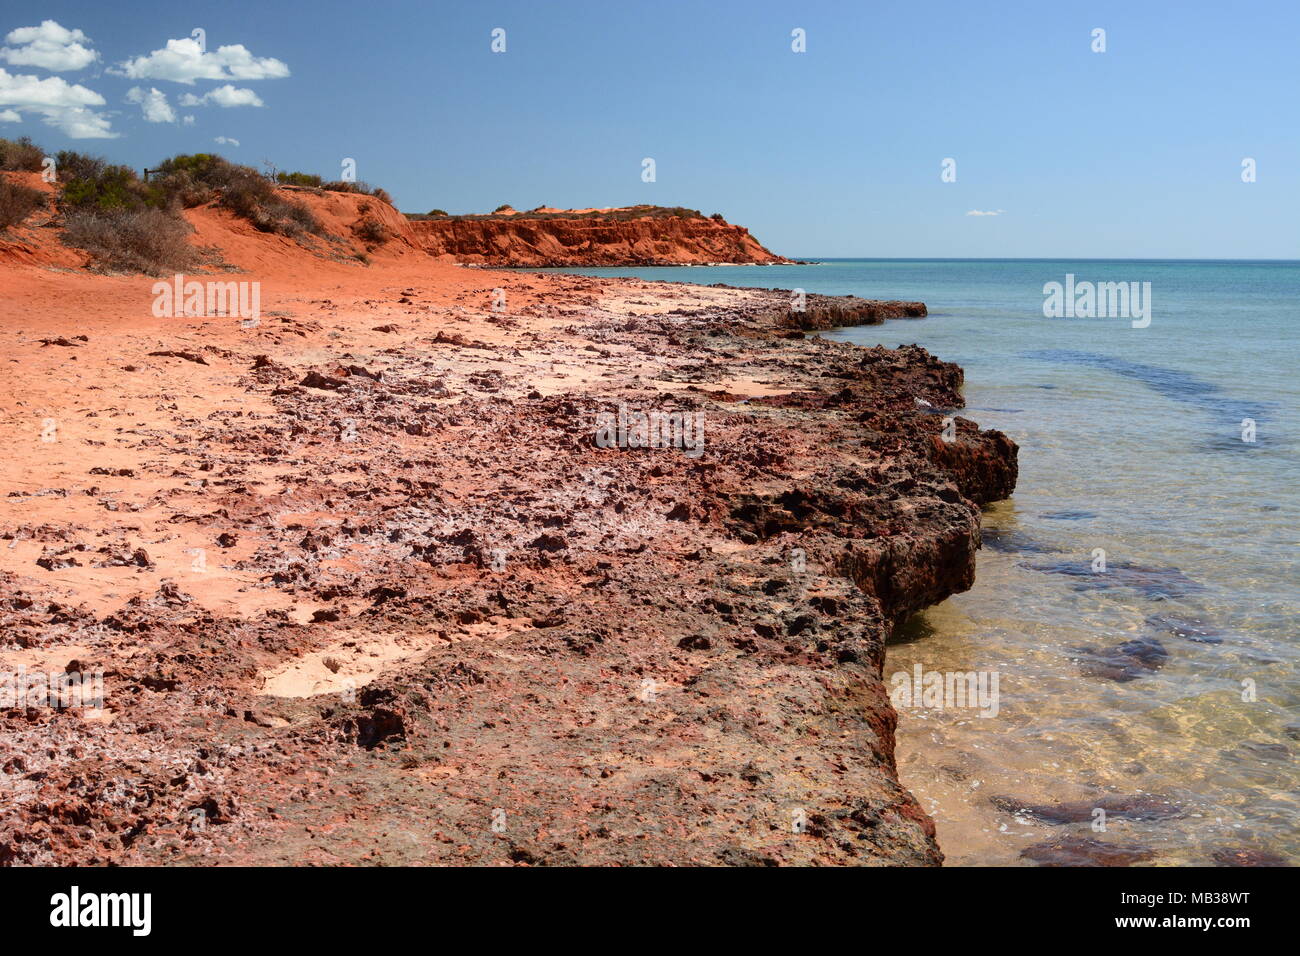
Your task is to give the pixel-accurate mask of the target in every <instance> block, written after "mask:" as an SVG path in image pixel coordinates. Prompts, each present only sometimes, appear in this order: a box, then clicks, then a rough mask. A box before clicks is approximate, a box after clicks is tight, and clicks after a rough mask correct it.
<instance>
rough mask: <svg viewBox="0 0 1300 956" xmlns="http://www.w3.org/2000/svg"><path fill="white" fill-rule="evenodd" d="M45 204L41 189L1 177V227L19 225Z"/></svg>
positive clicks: (6, 227)
mask: <svg viewBox="0 0 1300 956" xmlns="http://www.w3.org/2000/svg"><path fill="white" fill-rule="evenodd" d="M44 205H45V194H44V193H43V192H41V191H40V190H39V189H32V188H31V187H30V186H23V185H20V184H19V183H11V182H8V181H6V180H3V179H0V229H8V228H9V227H10V226H13V225H17V224H18V223H20V222H22V221H23V220H24V219H26V218H27V217H28V216H30V215H31V214H32V213H33V212H35V211H36V210H37V209H39V208H41V207H42V206H44Z"/></svg>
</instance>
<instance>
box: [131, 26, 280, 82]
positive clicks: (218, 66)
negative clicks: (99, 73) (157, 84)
mask: <svg viewBox="0 0 1300 956" xmlns="http://www.w3.org/2000/svg"><path fill="white" fill-rule="evenodd" d="M121 72H122V73H124V74H125V75H126V76H128V77H130V78H131V79H133V80H171V81H173V82H175V83H187V84H192V83H193V82H194V81H195V80H275V79H280V78H282V77H286V76H288V75H289V67H288V65H287V64H285V63H284V62H283V61H281V60H277V59H276V58H275V57H272V56H266V57H256V56H253V54H252V53H250V52H249V50H248V48H247V47H245V46H244V45H243V44H242V43H236V44H234V45H233V46H223V47H217V52H216V53H205V52H204V51H203V48H202V47H200V46H199V42H198V41H197V40H194V39H191V38H190V37H183V38H181V39H179V40H168V41H167V46H166V47H165V48H164V49H161V50H154V51H153V52H152V53H150V54H149V55H148V56H137V57H135V58H134V59H130V60H127V61H126V62H124V63H123V64H122V66H121Z"/></svg>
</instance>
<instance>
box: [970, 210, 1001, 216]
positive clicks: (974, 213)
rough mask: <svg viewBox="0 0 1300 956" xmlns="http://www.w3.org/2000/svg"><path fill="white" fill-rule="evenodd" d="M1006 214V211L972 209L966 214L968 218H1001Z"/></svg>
mask: <svg viewBox="0 0 1300 956" xmlns="http://www.w3.org/2000/svg"><path fill="white" fill-rule="evenodd" d="M1004 212H1006V210H1005V209H972V210H971V211H970V212H968V213H966V215H968V216H1000V215H1002V214H1003V213H1004Z"/></svg>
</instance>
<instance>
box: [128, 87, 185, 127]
mask: <svg viewBox="0 0 1300 956" xmlns="http://www.w3.org/2000/svg"><path fill="white" fill-rule="evenodd" d="M126 101H127V102H128V103H138V104H139V105H140V111H141V112H142V113H144V118H145V122H147V123H175V122H176V111H175V110H174V109H172V106H171V104H170V103H168V102H167V94H166V93H164V92H162V91H161V90H159V89H156V88H154V87H150V88H149V92H148V93H146V92H145V91H144V90H142V89H140V87H138V86H133V87H131V89H129V90H127V93H126Z"/></svg>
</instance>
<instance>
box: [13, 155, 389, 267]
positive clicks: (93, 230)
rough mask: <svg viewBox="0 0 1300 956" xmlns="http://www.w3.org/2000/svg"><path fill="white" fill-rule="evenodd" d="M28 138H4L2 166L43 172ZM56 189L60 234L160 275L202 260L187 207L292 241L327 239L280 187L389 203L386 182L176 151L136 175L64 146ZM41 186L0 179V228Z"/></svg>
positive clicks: (113, 263)
mask: <svg viewBox="0 0 1300 956" xmlns="http://www.w3.org/2000/svg"><path fill="white" fill-rule="evenodd" d="M49 155H50V154H48V153H46V152H45V150H43V149H42V148H41V147H40V146H38V145H36V144H35V143H33V142H32V141H31V140H30V139H27V138H26V137H23V138H21V139H17V140H7V139H0V171H7V172H41V171H43V170H45V169H46V168H47V166H49V165H50V164H49V163H47V157H49ZM52 165H53V169H54V171H55V174H56V175H57V179H58V183H59V184H60V186H61V187H62V190H61V192H60V194H59V196H58V199H57V207H58V211H59V213H60V214H61V216H62V225H63V234H62V237H63V240H64V242H66V243H67V244H68V245H70V246H73V247H75V248H78V249H83V250H85V251H86V252H89V253H90V254H91V256H92V257H93V259H94V261H95V263H96V264H97V265H98V266H100V267H102V268H107V269H123V270H129V271H138V272H144V273H148V274H151V275H162V274H165V273H168V272H172V271H176V270H183V269H186V268H192V267H194V266H195V265H196V263H197V262H198V261H199V259H200V258H201V253H200V251H199V250H197V249H195V248H194V247H193V246H192V245H191V244H190V243H189V236H190V234H191V233H192V232H193V228H192V227H191V226H190V225H189V223H188V222H186V220H185V218H184V216H183V215H182V212H183V210H185V209H189V208H193V207H195V206H201V205H205V204H208V203H214V204H215V205H217V206H218V207H220V208H223V209H228V210H229V211H230V212H231V213H233V214H234V215H235V216H238V217H239V218H240V219H243V220H246V221H247V222H249V223H251V224H252V225H253V226H254V227H256V228H257V229H258V230H260V231H262V232H267V233H273V234H276V235H282V236H287V237H289V238H293V239H300V238H305V237H308V236H320V237H324V238H331V237H329V236H328V235H327V233H326V230H325V227H324V225H323V224H322V223H321V222H320V220H318V219H317V218H316V216H315V215H313V214H312V212H311V210H310V209H308V208H307V206H305V205H303V204H302V203H300V202H296V201H294V200H293V199H292V198H289V195H288V194H287V193H285V192H284V191H282V190H281V189H280V188H278V187H281V186H284V187H293V188H298V189H307V190H310V191H313V192H325V191H328V192H345V193H356V194H360V195H366V196H373V197H374V198H376V199H378V200H380V201H381V202H385V203H390V204H391V202H392V200H391V197H389V195H388V193H387V192H385V191H384V190H383V189H379V188H375V187H371V186H369V185H367V184H366V183H362V182H343V181H338V182H326V181H325V180H323V179H322V178H321V177H320V176H317V175H315V174H312V173H303V172H273V173H269V174H263V173H261V172H259V171H258V170H256V169H253V168H252V167H250V166H243V165H239V164H237V163H232V162H230V161H229V160H227V159H225V158H224V157H221V156H218V155H216V154H213V153H193V154H181V155H178V156H173V157H171V158H170V159H165V160H163V161H162V162H161V163H159V164H158V166H157V168H156V169H150V170H146V174H145V176H144V177H141V176H140V175H139V174H138V173H137V172H136V171H135V170H134V169H132V168H131V167H129V166H122V165H117V164H113V163H109V162H108V161H107V160H105V159H104V158H103V157H99V156H90V155H87V154H85V153H79V152H74V151H70V150H64V151H61V152H59V153H58V154H57V155H55V156H54V157H53V164H52ZM47 204H48V199H47V197H46V195H45V194H44V193H42V192H41V191H40V190H37V189H32V188H30V187H28V186H25V185H23V184H21V183H16V182H11V181H9V180H0V229H7V228H8V227H9V226H11V225H13V224H15V223H18V222H21V221H23V220H24V219H25V218H26V217H27V216H29V215H30V214H31V213H32V212H33V211H35V210H36V209H37V208H39V207H41V206H44V205H47ZM354 231H355V232H356V233H357V234H358V235H359V236H360V237H361V238H362V239H364V240H365V241H366V242H369V243H371V244H379V243H382V242H386V241H388V240H389V239H391V238H392V231H391V230H390V229H388V227H386V226H384V225H383V224H382V223H381V222H380V221H379V220H378V219H377V218H375V217H374V216H373V215H370V216H367V217H366V218H365V219H363V220H362V222H361V223H359V224H358V226H357V227H356V229H354Z"/></svg>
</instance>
